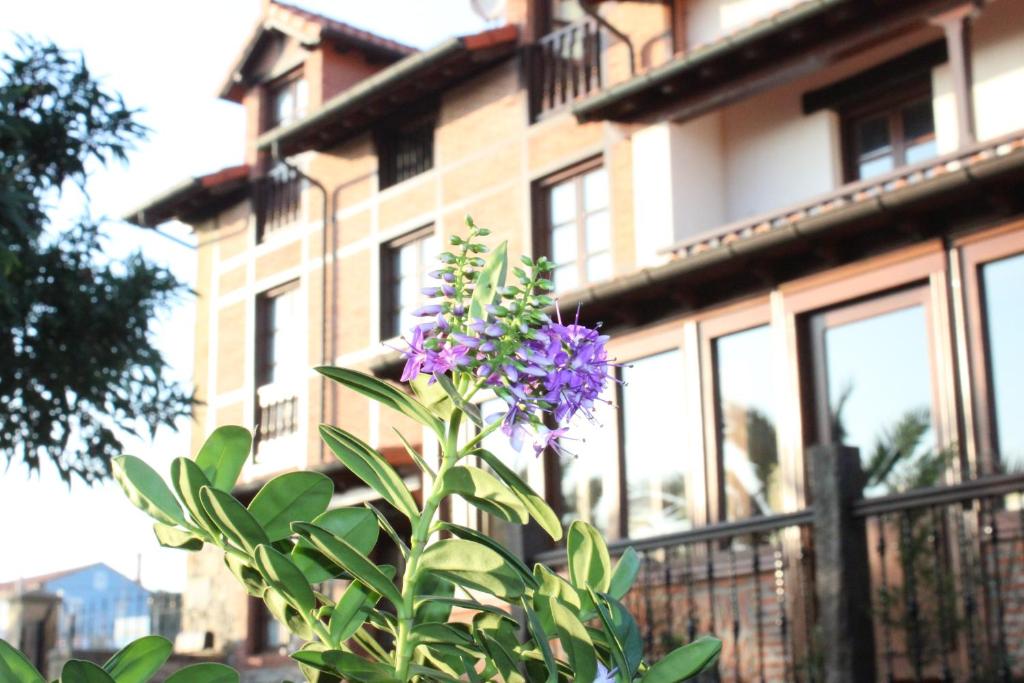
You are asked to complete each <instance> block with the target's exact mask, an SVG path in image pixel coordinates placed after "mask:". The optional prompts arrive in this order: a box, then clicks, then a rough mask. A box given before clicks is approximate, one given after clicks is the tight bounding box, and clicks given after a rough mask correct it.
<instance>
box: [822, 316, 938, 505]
mask: <svg viewBox="0 0 1024 683" xmlns="http://www.w3.org/2000/svg"><path fill="white" fill-rule="evenodd" d="M824 335H825V336H824V347H825V366H826V373H827V374H826V381H827V385H828V404H829V410H830V413H831V419H832V433H833V438H834V439H835V440H837V441H839V442H840V443H843V444H845V445H847V446H852V447H855V448H857V449H858V450H859V451H860V458H861V463H862V467H863V468H864V471H865V474H866V476H867V478H868V484H867V485H866V486H865V495H868V496H877V495H885V494H889V493H895V492H897V491H901V490H906V489H909V488H914V487H916V486H920V485H929V484H931V483H937V482H936V481H929V479H932V480H934V479H936V478H937V477H939V476H941V473H942V467H941V462H940V461H941V458H942V457H944V456H942V455H940V454H935V453H933V452H932V451H933V447H934V435H933V434H932V430H931V411H930V406H931V396H932V389H931V387H932V382H931V370H930V366H929V351H928V331H927V325H926V316H925V310H924V307H923V306H920V305H918V306H911V307H908V308H903V309H900V310H896V311H893V312H890V313H884V314H882V315H877V316H874V317H870V318H865V319H861V320H856V321H854V322H849V323H846V324H843V325H838V326H835V327H831V328H828V329H826V330H825V332H824Z"/></svg>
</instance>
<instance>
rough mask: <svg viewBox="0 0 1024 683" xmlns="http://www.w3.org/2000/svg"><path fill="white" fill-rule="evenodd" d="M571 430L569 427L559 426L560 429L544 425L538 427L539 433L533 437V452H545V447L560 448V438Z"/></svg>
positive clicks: (537, 453) (536, 453)
mask: <svg viewBox="0 0 1024 683" xmlns="http://www.w3.org/2000/svg"><path fill="white" fill-rule="evenodd" d="M568 431H569V428H568V427H559V428H558V429H548V428H547V427H545V426H544V425H540V426H539V427H537V434H536V435H535V436H534V438H533V452H534V454H535V455H540V454H541V453H543V452H544V449H545V448H549V447H551V448H555V449H557V448H558V439H560V438H561V437H563V436H565V435H566V433H567V432H568Z"/></svg>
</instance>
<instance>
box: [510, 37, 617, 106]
mask: <svg viewBox="0 0 1024 683" xmlns="http://www.w3.org/2000/svg"><path fill="white" fill-rule="evenodd" d="M602 36H603V33H602V31H601V28H600V27H599V26H598V25H597V23H595V22H594V21H592V20H588V21H581V22H578V23H575V24H570V25H569V26H566V27H564V28H561V29H559V30H557V31H555V32H553V33H549V34H548V35H546V36H544V37H543V38H541V39H540V40H539V41H537V44H536V45H534V46H533V47H532V49H531V51H530V53H529V61H528V69H529V84H530V113H531V116H532V117H533V118H534V119H536V118H537V117H539V116H541V115H543V114H546V113H548V112H551V111H557V110H558V109H561V108H562V107H564V106H566V105H568V104H570V103H572V102H573V101H574V100H577V99H580V98H582V97H586V96H587V95H590V94H592V93H594V92H597V91H598V90H600V89H601V85H602V81H603V75H602V74H603V70H602V67H601V54H602V48H603V39H602Z"/></svg>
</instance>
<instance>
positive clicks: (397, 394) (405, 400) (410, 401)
mask: <svg viewBox="0 0 1024 683" xmlns="http://www.w3.org/2000/svg"><path fill="white" fill-rule="evenodd" d="M316 371H317V372H319V373H320V374H321V375H324V376H325V377H328V378H330V379H333V380H334V381H335V382H339V383H340V384H343V385H345V386H346V387H348V388H349V389H352V390H353V391H357V392H359V393H360V394H362V395H363V396H367V397H369V398H372V399H373V400H374V401H377V402H378V403H381V404H383V405H385V406H387V407H389V408H391V409H392V410H397V411H398V412H400V413H402V414H403V415H407V416H408V417H411V418H412V419H414V420H416V421H417V422H419V423H420V424H422V425H425V426H427V427H429V428H430V429H431V430H433V432H434V434H436V435H437V438H439V439H442V440H443V439H444V425H443V423H442V422H441V420H439V419H438V418H437V417H435V416H434V415H432V414H431V412H430V411H429V410H428V409H427V408H426V406H424V405H423V404H422V403H420V402H419V401H417V400H416V399H414V398H412V397H411V396H409V395H407V394H405V393H403V392H401V391H399V390H398V389H396V388H395V387H393V386H391V385H390V384H388V383H387V382H384V381H382V380H379V379H377V378H376V377H373V376H372V375H367V374H365V373H362V372H358V371H356V370H349V369H347V368H333V367H319V368H317V369H316Z"/></svg>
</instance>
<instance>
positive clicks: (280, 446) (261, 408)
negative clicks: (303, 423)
mask: <svg viewBox="0 0 1024 683" xmlns="http://www.w3.org/2000/svg"><path fill="white" fill-rule="evenodd" d="M256 414H257V432H256V444H255V447H254V449H253V461H252V463H251V464H250V465H249V466H248V467H247V468H246V477H247V478H249V479H251V478H254V477H259V476H262V475H264V474H268V473H272V472H278V471H281V470H284V469H288V468H290V467H302V466H303V465H304V464H305V463H304V462H302V461H297V460H296V455H299V456H300V457H301V455H302V453H303V451H302V449H301V448H296V447H295V446H296V439H297V438H298V437H299V399H298V391H297V390H296V388H295V387H294V386H292V385H286V384H265V385H263V386H261V387H259V388H258V389H257V390H256Z"/></svg>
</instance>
